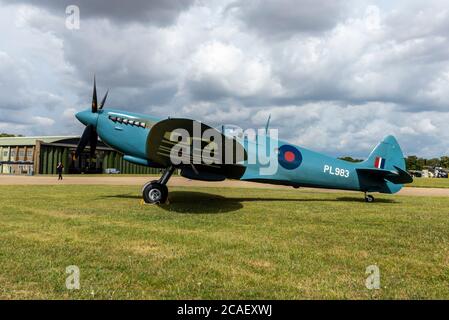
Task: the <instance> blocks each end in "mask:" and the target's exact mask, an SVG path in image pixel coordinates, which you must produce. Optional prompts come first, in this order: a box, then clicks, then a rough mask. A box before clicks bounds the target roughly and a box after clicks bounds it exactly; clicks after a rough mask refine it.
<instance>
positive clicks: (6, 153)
mask: <svg viewBox="0 0 449 320" xmlns="http://www.w3.org/2000/svg"><path fill="white" fill-rule="evenodd" d="M3 157H5V158H7V157H8V150H6V151H3Z"/></svg>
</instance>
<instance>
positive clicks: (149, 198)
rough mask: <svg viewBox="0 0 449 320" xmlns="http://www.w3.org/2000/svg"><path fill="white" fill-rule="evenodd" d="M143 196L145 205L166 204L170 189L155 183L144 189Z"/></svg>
mask: <svg viewBox="0 0 449 320" xmlns="http://www.w3.org/2000/svg"><path fill="white" fill-rule="evenodd" d="M142 196H143V200H144V201H145V203H151V204H164V203H165V202H166V201H167V198H168V188H167V186H166V185H163V184H160V183H158V182H156V181H154V182H151V183H150V184H147V185H146V186H145V187H144V188H143V192H142Z"/></svg>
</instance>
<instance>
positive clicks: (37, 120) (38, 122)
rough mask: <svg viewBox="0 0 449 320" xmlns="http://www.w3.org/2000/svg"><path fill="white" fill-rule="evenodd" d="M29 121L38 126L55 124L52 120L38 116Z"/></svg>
mask: <svg viewBox="0 0 449 320" xmlns="http://www.w3.org/2000/svg"><path fill="white" fill-rule="evenodd" d="M31 121H32V122H33V123H34V124H36V125H39V126H52V125H53V124H54V123H55V120H53V119H50V118H46V117H39V116H34V117H32V119H31Z"/></svg>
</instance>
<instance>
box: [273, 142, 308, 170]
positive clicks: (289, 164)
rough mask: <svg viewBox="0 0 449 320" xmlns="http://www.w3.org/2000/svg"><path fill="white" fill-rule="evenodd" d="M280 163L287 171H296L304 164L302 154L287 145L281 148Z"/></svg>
mask: <svg viewBox="0 0 449 320" xmlns="http://www.w3.org/2000/svg"><path fill="white" fill-rule="evenodd" d="M278 162H279V164H280V165H281V166H282V167H283V168H285V169H287V170H293V169H296V168H298V167H299V166H300V165H301V162H302V155H301V152H300V151H299V150H298V149H296V148H295V147H293V146H291V145H288V144H285V145H283V146H281V147H280V148H279V153H278Z"/></svg>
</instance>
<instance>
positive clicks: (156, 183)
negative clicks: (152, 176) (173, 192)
mask: <svg viewBox="0 0 449 320" xmlns="http://www.w3.org/2000/svg"><path fill="white" fill-rule="evenodd" d="M174 171H175V168H174V167H173V166H170V167H168V168H167V169H165V171H164V173H163V174H162V177H161V178H160V179H159V180H153V181H151V182H148V183H147V184H145V185H144V186H143V188H142V195H143V200H144V201H145V202H146V203H152V204H164V203H165V202H166V201H167V197H168V188H167V182H168V180H169V179H170V177H171V176H172V174H173V172H174Z"/></svg>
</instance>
